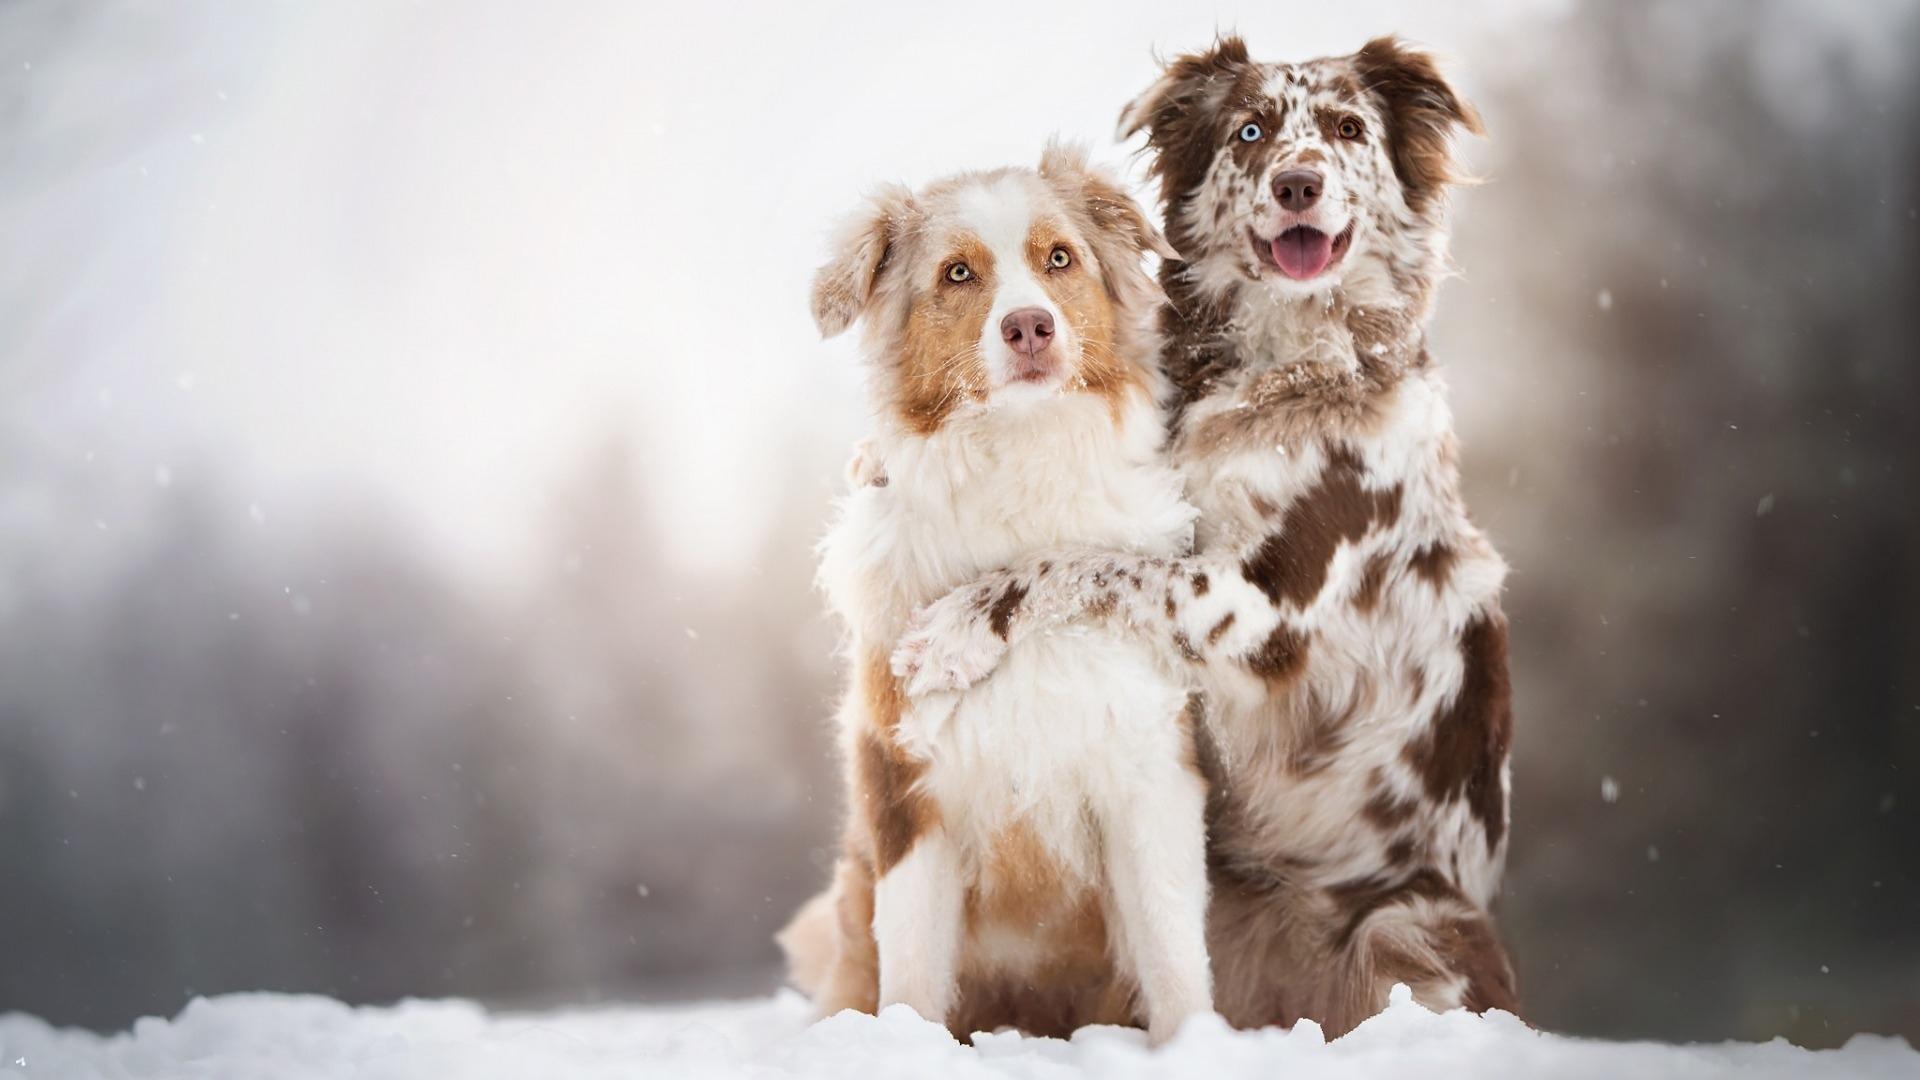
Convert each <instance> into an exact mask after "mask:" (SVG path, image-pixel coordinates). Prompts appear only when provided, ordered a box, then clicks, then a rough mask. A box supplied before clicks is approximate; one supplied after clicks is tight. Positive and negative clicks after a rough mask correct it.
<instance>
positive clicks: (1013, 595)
mask: <svg viewBox="0 0 1920 1080" xmlns="http://www.w3.org/2000/svg"><path fill="white" fill-rule="evenodd" d="M1026 598H1027V587H1026V586H1025V585H1022V584H1021V583H1020V582H1018V581H1009V582H1007V587H1006V589H1004V590H1003V591H1002V592H1001V593H1000V596H999V597H998V598H997V599H995V600H994V602H993V607H992V609H990V610H989V611H988V612H987V626H988V627H990V628H991V629H992V630H993V635H994V636H995V637H997V638H999V639H1000V640H1001V641H1005V640H1007V631H1008V630H1009V629H1010V628H1011V627H1012V626H1013V617H1014V615H1016V614H1017V613H1018V612H1019V611H1020V602H1021V601H1022V600H1025V599H1026Z"/></svg>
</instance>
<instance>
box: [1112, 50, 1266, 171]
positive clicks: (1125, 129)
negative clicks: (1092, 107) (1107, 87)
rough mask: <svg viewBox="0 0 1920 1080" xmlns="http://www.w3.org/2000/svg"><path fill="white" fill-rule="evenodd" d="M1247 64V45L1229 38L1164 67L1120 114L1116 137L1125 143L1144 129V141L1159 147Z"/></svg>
mask: <svg viewBox="0 0 1920 1080" xmlns="http://www.w3.org/2000/svg"><path fill="white" fill-rule="evenodd" d="M1248 63H1250V61H1249V60H1248V59H1247V43H1246V42H1244V41H1242V40H1240V39H1239V38H1238V37H1236V36H1233V35H1231V34H1230V35H1228V36H1226V37H1222V38H1218V39H1216V40H1215V41H1214V43H1213V47H1212V48H1210V49H1208V50H1206V51H1205V52H1197V53H1188V54H1187V55H1185V56H1179V57H1175V58H1174V60H1173V62H1172V63H1169V64H1167V65H1166V66H1165V70H1164V71H1162V72H1161V73H1160V78H1159V79H1158V80H1157V81H1155V82H1154V84H1153V85H1152V86H1149V87H1147V90H1146V93H1143V94H1141V95H1140V96H1139V97H1137V98H1134V99H1133V100H1132V101H1130V102H1128V103H1127V107H1126V108H1124V109H1122V110H1120V128H1119V131H1118V133H1117V135H1116V137H1117V138H1119V139H1122V140H1125V139H1128V138H1131V137H1132V136H1133V134H1134V132H1137V131H1141V130H1143V129H1144V130H1145V131H1146V133H1147V138H1148V141H1150V142H1152V143H1153V144H1154V145H1156V146H1160V145H1162V144H1163V143H1164V142H1165V135H1166V133H1168V132H1169V131H1170V130H1171V129H1173V128H1177V127H1179V126H1180V122H1181V121H1182V120H1183V119H1185V118H1186V117H1188V116H1189V115H1191V114H1192V112H1193V111H1194V106H1195V105H1196V104H1198V103H1199V102H1200V101H1201V100H1203V99H1204V98H1205V97H1206V95H1207V91H1209V90H1210V89H1212V88H1214V87H1216V86H1225V85H1230V84H1231V82H1232V80H1233V78H1234V77H1235V76H1237V75H1238V74H1239V72H1240V70H1241V69H1242V68H1244V67H1246V66H1247V64H1248Z"/></svg>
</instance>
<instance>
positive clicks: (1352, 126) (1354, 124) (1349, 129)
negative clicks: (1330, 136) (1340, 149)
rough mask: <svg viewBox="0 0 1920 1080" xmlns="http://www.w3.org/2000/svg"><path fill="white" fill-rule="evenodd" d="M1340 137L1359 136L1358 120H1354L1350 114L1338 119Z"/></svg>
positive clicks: (1351, 137)
mask: <svg viewBox="0 0 1920 1080" xmlns="http://www.w3.org/2000/svg"><path fill="white" fill-rule="evenodd" d="M1340 137H1341V138H1343V139H1357V138H1359V137H1360V121H1358V120H1355V119H1354V118H1353V117H1351V116H1349V117H1347V118H1346V119H1345V120H1342V121H1340Z"/></svg>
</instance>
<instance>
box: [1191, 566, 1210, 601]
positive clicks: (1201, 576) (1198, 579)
mask: <svg viewBox="0 0 1920 1080" xmlns="http://www.w3.org/2000/svg"><path fill="white" fill-rule="evenodd" d="M1190 583H1191V584H1192V585H1193V595H1195V596H1205V595H1207V591H1208V590H1209V589H1212V588H1213V579H1212V578H1209V577H1208V576H1207V572H1206V571H1205V570H1199V571H1196V572H1195V573H1194V575H1193V577H1192V579H1191V580H1190Z"/></svg>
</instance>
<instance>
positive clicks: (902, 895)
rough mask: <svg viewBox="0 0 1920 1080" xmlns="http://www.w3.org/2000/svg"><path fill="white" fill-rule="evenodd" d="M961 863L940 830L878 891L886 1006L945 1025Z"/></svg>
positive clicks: (877, 933)
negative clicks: (906, 1009) (906, 1007)
mask: <svg viewBox="0 0 1920 1080" xmlns="http://www.w3.org/2000/svg"><path fill="white" fill-rule="evenodd" d="M962 891H963V890H962V887H961V882H960V860H959V854H958V852H956V851H955V850H954V847H953V841H952V840H951V839H949V838H948V836H947V833H946V830H945V829H943V828H940V827H938V826H935V827H934V828H932V829H929V830H928V831H927V832H925V833H923V834H922V835H921V836H920V837H919V839H917V840H915V841H914V844H913V847H912V849H911V850H909V851H908V852H907V854H906V856H905V857H904V858H902V859H901V860H900V861H899V862H898V863H896V864H894V866H893V867H891V868H890V869H888V870H887V872H886V873H885V874H883V875H881V877H880V880H879V882H878V883H877V884H876V885H875V886H874V892H873V935H874V938H875V940H876V941H877V942H878V944H879V947H880V1007H881V1008H883V1009H884V1008H886V1007H887V1006H888V1005H894V1004H906V1005H910V1006H912V1007H913V1009H914V1011H915V1012H918V1013H919V1014H920V1015H921V1016H922V1017H923V1018H925V1019H928V1020H931V1021H933V1022H934V1023H936V1024H945V1023H946V1022H947V1015H948V1013H949V1012H950V1011H951V1009H952V1007H953V998H954V982H955V978H956V976H957V971H956V967H957V964H958V961H959V952H960V935H961V929H962V927H961V894H962Z"/></svg>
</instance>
